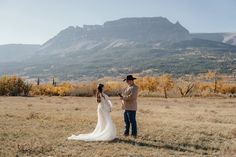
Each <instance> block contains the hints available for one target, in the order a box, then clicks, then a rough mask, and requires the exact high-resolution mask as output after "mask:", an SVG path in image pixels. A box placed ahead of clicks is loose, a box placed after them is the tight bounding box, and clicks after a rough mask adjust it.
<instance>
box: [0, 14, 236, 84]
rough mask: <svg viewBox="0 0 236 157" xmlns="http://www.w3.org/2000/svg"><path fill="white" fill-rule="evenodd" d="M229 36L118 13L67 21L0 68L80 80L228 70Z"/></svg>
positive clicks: (235, 54)
mask: <svg viewBox="0 0 236 157" xmlns="http://www.w3.org/2000/svg"><path fill="white" fill-rule="evenodd" d="M234 40H235V38H234V35H233V34H228V36H224V38H223V37H222V34H220V33H218V34H217V33H216V34H191V33H189V31H188V30H187V29H186V28H184V27H183V26H182V25H181V24H180V23H179V22H176V23H172V22H170V21H169V20H168V19H166V18H163V17H150V18H149V17H145V18H123V19H119V20H115V21H108V22H105V23H104V24H103V25H84V26H83V27H79V26H76V27H73V26H70V27H68V28H66V29H64V30H62V31H61V32H59V33H58V34H57V35H56V36H55V37H53V38H51V39H50V40H48V41H47V42H46V43H44V44H42V45H41V46H40V47H37V51H31V52H34V53H33V55H27V57H25V56H24V57H23V58H26V59H25V60H24V62H22V63H0V66H1V67H4V68H3V69H0V74H13V73H16V74H18V75H21V76H27V77H29V78H37V77H40V78H42V79H44V80H47V79H48V78H50V77H56V78H58V79H59V80H68V81H81V80H91V79H97V78H100V77H103V76H123V75H126V74H128V73H139V74H141V75H142V74H143V75H144V74H154V75H156V74H160V73H172V74H173V75H182V74H197V73H202V72H206V71H207V70H208V69H213V70H217V71H218V72H221V73H233V72H236V70H235V67H236V66H235V65H236V46H235V45H234ZM17 53H18V52H17ZM22 56H23V55H22ZM28 57H30V58H29V59H27V58H28ZM17 58H21V57H17Z"/></svg>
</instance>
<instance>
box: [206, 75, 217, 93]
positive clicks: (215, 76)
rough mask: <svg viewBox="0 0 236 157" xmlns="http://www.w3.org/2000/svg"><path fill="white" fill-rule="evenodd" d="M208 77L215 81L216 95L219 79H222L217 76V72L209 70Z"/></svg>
mask: <svg viewBox="0 0 236 157" xmlns="http://www.w3.org/2000/svg"><path fill="white" fill-rule="evenodd" d="M207 77H208V78H209V79H213V80H214V93H216V92H217V87H218V83H219V79H220V78H219V76H218V75H217V73H216V71H213V70H208V73H207Z"/></svg>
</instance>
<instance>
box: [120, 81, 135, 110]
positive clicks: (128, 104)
mask: <svg viewBox="0 0 236 157" xmlns="http://www.w3.org/2000/svg"><path fill="white" fill-rule="evenodd" d="M122 96H123V100H122V109H123V110H130V111H136V110H137V97H138V86H136V85H135V84H133V85H130V86H128V87H127V88H125V90H124V91H123V93H122Z"/></svg>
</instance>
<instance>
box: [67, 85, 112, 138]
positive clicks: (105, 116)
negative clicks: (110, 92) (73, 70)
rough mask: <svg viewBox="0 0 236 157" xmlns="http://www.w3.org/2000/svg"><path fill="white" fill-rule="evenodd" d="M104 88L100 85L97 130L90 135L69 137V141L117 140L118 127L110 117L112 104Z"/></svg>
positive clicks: (98, 90)
mask: <svg viewBox="0 0 236 157" xmlns="http://www.w3.org/2000/svg"><path fill="white" fill-rule="evenodd" d="M103 88H104V85H103V84H99V85H98V89H97V102H98V103H99V104H98V108H97V115H98V121H97V125H96V128H95V129H94V131H93V132H92V133H89V134H80V135H78V136H76V135H72V136H70V137H68V139H69V140H83V141H111V140H113V139H115V137H116V127H115V125H114V123H113V122H112V119H111V116H110V112H111V108H112V103H111V101H110V100H109V97H108V96H107V95H106V94H105V93H104V92H103Z"/></svg>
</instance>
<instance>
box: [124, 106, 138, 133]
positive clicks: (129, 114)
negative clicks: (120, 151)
mask: <svg viewBox="0 0 236 157" xmlns="http://www.w3.org/2000/svg"><path fill="white" fill-rule="evenodd" d="M124 121H125V131H124V134H125V135H129V130H130V124H131V126H132V135H133V136H137V123H136V111H128V110H125V112H124Z"/></svg>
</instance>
